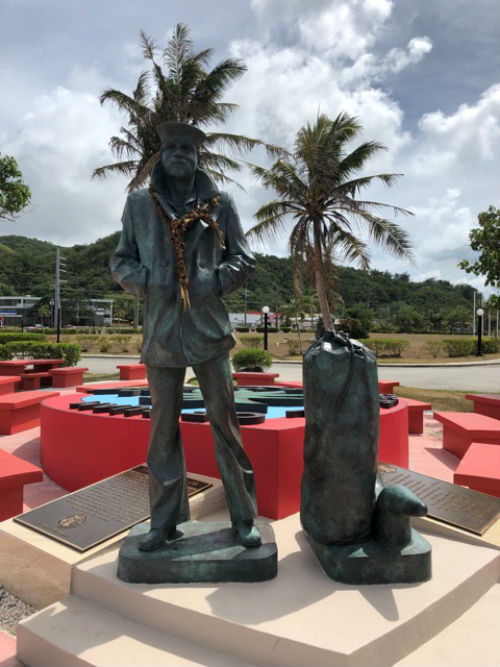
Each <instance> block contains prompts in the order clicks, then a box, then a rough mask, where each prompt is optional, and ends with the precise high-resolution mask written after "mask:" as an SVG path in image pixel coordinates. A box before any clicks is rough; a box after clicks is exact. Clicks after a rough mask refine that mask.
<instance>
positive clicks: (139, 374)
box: [117, 364, 146, 380]
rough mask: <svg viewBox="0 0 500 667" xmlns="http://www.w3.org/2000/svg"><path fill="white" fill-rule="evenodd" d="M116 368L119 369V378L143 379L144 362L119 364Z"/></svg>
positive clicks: (144, 375)
mask: <svg viewBox="0 0 500 667" xmlns="http://www.w3.org/2000/svg"><path fill="white" fill-rule="evenodd" d="M117 368H118V370H119V371H120V380H143V379H144V378H145V377H146V366H145V365H144V364H121V365H120V366H117Z"/></svg>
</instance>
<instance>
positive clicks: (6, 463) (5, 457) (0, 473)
mask: <svg viewBox="0 0 500 667" xmlns="http://www.w3.org/2000/svg"><path fill="white" fill-rule="evenodd" d="M42 480H43V472H42V470H41V469H40V468H37V466H34V465H33V464H32V463H28V462H27V461H23V459H20V458H18V457H17V456H14V455H13V454H9V453H7V452H4V451H3V449H0V521H5V519H10V517H11V516H16V515H17V514H21V512H22V511H23V487H24V485H25V484H32V483H33V482H41V481H42Z"/></svg>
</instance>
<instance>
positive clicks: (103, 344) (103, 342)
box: [99, 336, 111, 354]
mask: <svg viewBox="0 0 500 667" xmlns="http://www.w3.org/2000/svg"><path fill="white" fill-rule="evenodd" d="M110 349H111V342H110V341H109V340H108V338H107V337H106V336H101V337H100V338H99V352H102V353H103V354H105V353H106V352H109V351H110Z"/></svg>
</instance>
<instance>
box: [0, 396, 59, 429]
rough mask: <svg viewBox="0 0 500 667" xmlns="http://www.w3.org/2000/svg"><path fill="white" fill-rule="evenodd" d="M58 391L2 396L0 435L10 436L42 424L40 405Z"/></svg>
mask: <svg viewBox="0 0 500 667" xmlns="http://www.w3.org/2000/svg"><path fill="white" fill-rule="evenodd" d="M51 396H59V392H58V391H25V392H18V393H16V394H4V395H3V396H0V433H2V434H7V435H10V434H12V433H18V432H19V431H26V430H27V429H28V428H34V427H35V426H38V425H39V424H40V403H41V402H42V401H43V400H44V399H45V398H50V397H51Z"/></svg>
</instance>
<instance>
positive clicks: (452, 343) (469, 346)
mask: <svg viewBox="0 0 500 667" xmlns="http://www.w3.org/2000/svg"><path fill="white" fill-rule="evenodd" d="M476 346H477V341H476V339H475V338H448V339H446V340H443V347H444V349H445V350H446V352H447V353H448V356H449V357H470V356H471V355H472V354H474V352H475V351H476Z"/></svg>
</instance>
